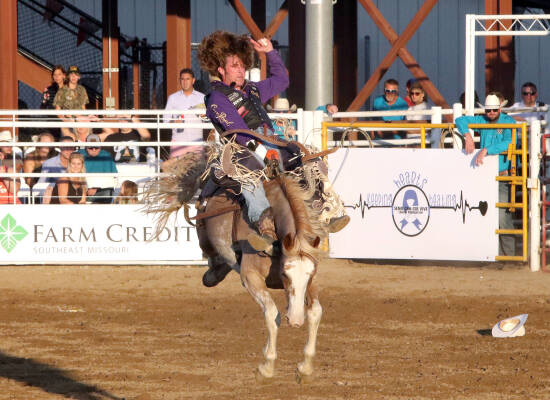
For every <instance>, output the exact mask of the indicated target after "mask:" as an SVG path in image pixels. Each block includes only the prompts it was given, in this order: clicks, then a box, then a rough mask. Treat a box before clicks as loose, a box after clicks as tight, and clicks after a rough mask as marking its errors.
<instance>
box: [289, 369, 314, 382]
mask: <svg viewBox="0 0 550 400" xmlns="http://www.w3.org/2000/svg"><path fill="white" fill-rule="evenodd" d="M294 377H295V378H296V383H298V384H300V385H307V384H308V383H311V382H313V375H305V374H302V373H301V372H300V370H299V369H298V368H296V374H295V375H294Z"/></svg>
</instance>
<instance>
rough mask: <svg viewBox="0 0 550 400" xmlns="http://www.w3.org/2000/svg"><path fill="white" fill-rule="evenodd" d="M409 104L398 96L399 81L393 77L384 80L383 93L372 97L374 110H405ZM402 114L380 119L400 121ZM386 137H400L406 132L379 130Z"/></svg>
mask: <svg viewBox="0 0 550 400" xmlns="http://www.w3.org/2000/svg"><path fill="white" fill-rule="evenodd" d="M408 108H409V105H408V104H407V102H406V101H405V100H403V99H402V98H401V97H400V96H399V82H397V81H396V80H395V79H388V80H387V81H386V82H384V94H383V95H380V96H378V97H376V98H375V99H374V102H373V105H372V109H373V110H374V111H397V110H407V109H408ZM404 119H405V117H404V116H399V115H396V116H384V117H382V120H383V121H385V122H391V121H402V120H404ZM381 134H382V135H383V136H385V137H387V138H393V139H400V138H403V137H405V135H406V133H404V132H402V133H399V132H381Z"/></svg>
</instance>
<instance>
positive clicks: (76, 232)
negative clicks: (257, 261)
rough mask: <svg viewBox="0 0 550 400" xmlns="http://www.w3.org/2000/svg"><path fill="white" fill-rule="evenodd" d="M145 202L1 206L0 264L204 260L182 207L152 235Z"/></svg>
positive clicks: (192, 228) (150, 221) (151, 225)
mask: <svg viewBox="0 0 550 400" xmlns="http://www.w3.org/2000/svg"><path fill="white" fill-rule="evenodd" d="M141 207H142V206H141V205H93V204H90V205H84V204H83V205H3V206H0V253H2V257H1V258H0V263H1V264H24V263H37V262H38V263H44V264H56V263H73V262H74V263H98V262H105V263H109V264H116V263H119V262H120V263H129V262H132V261H135V262H136V263H138V262H147V261H150V262H153V261H154V262H163V261H166V262H167V263H169V262H170V261H178V262H179V261H182V260H186V261H191V260H201V259H202V251H201V249H200V247H199V242H198V239H197V233H196V231H195V228H194V227H192V226H190V225H189V224H188V223H187V222H186V221H185V218H184V217H183V212H182V210H180V211H179V212H178V214H177V215H176V216H172V217H171V218H170V220H169V221H168V223H167V225H166V227H165V228H164V230H163V231H162V232H161V234H160V235H159V237H158V238H157V239H154V240H152V238H153V235H154V232H155V222H154V220H153V218H152V217H151V216H147V215H145V214H144V213H142V212H141V211H140V209H141ZM192 210H193V212H194V208H192ZM190 211H191V210H190ZM191 216H192V215H191Z"/></svg>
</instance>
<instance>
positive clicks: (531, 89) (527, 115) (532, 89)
mask: <svg viewBox="0 0 550 400" xmlns="http://www.w3.org/2000/svg"><path fill="white" fill-rule="evenodd" d="M537 97H538V92H537V85H535V84H534V83H533V82H525V83H524V84H523V85H522V86H521V101H518V102H517V103H514V104H513V105H512V108H529V107H542V106H544V103H543V102H541V101H537ZM544 118H545V113H544V112H541V111H524V112H521V113H519V114H515V115H514V119H515V120H516V121H526V122H528V123H531V122H533V121H537V120H538V121H542V120H544Z"/></svg>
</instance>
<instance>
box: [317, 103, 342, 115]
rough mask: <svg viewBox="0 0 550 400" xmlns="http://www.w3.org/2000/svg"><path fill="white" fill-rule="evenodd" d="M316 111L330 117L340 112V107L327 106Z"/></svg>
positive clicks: (334, 105)
mask: <svg viewBox="0 0 550 400" xmlns="http://www.w3.org/2000/svg"><path fill="white" fill-rule="evenodd" d="M315 110H321V111H323V112H324V113H326V114H328V115H329V116H332V114H335V113H337V112H338V106H337V105H336V104H325V105H324V106H319V107H317V108H316V109H315Z"/></svg>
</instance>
